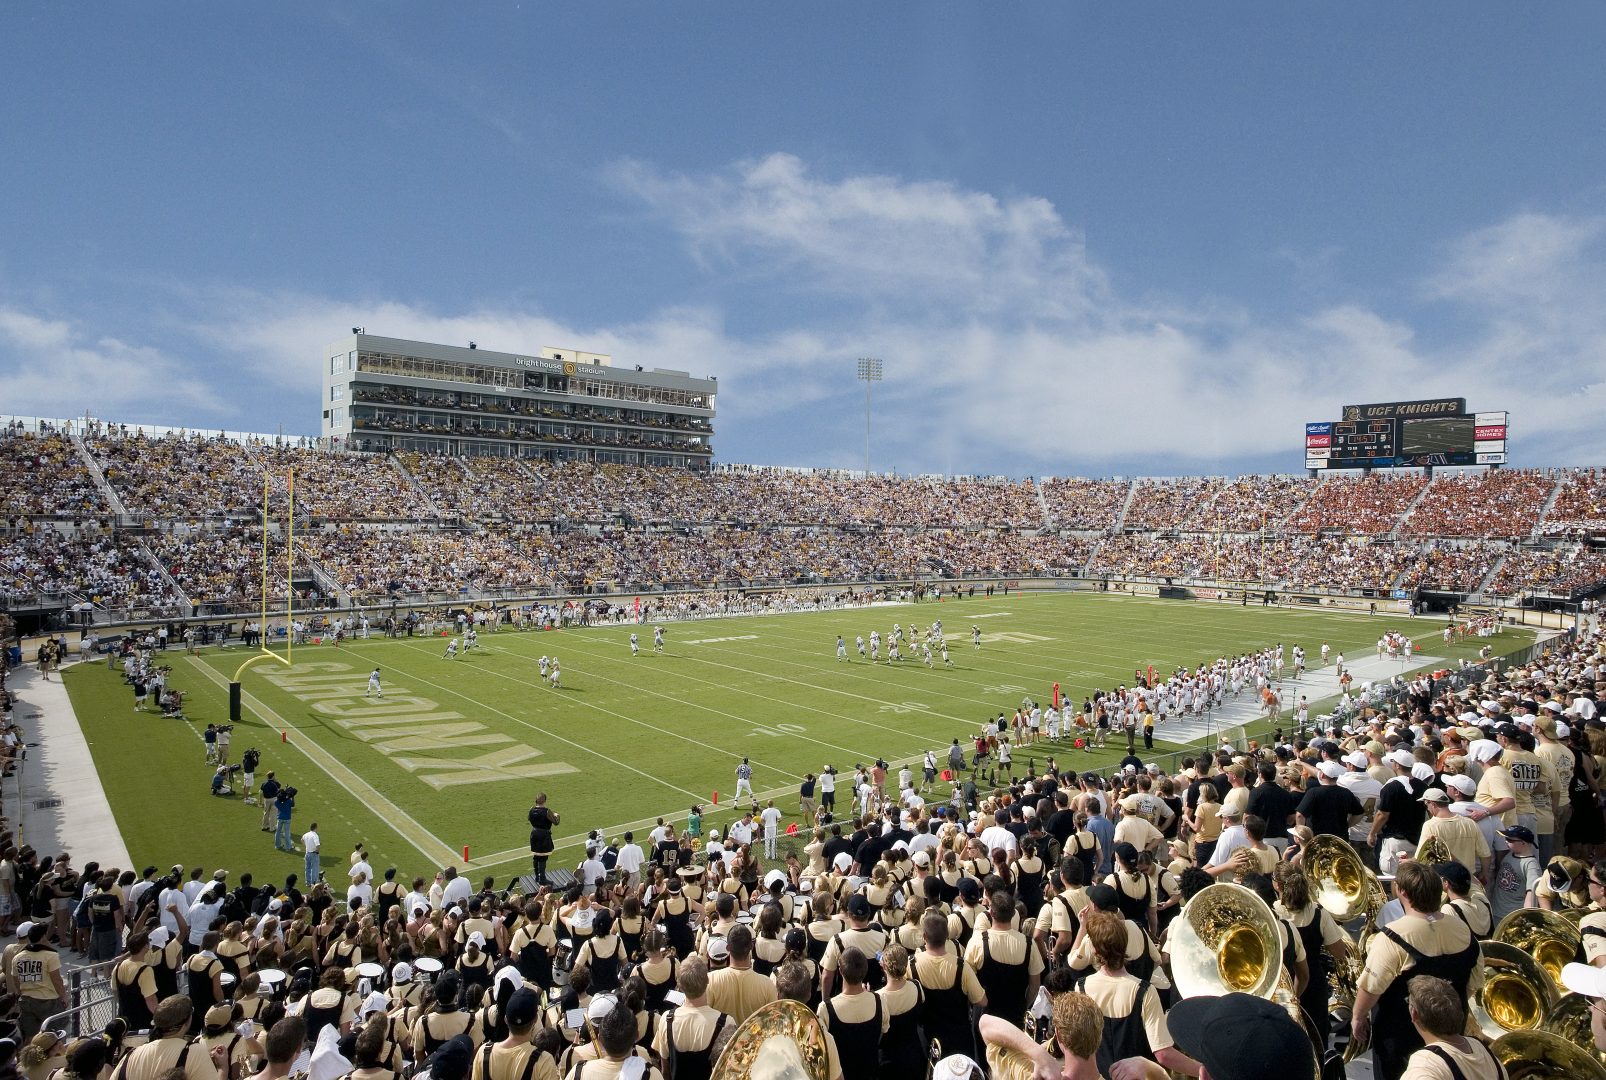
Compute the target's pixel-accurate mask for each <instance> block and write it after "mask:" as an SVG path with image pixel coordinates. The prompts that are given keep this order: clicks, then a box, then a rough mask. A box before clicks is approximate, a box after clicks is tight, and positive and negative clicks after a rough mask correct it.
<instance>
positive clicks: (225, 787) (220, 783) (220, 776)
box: [212, 763, 241, 796]
mask: <svg viewBox="0 0 1606 1080" xmlns="http://www.w3.org/2000/svg"><path fill="white" fill-rule="evenodd" d="M240 768H241V766H240V765H239V764H238V763H236V764H233V765H219V766H218V767H217V771H216V772H214V773H213V774H212V794H213V795H217V796H225V795H233V794H234V774H235V773H237V772H239V771H240Z"/></svg>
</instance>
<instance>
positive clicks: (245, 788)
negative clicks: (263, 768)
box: [240, 746, 262, 806]
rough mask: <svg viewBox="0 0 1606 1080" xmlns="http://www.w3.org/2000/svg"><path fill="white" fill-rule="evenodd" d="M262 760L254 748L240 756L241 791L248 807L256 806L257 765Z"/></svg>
mask: <svg viewBox="0 0 1606 1080" xmlns="http://www.w3.org/2000/svg"><path fill="white" fill-rule="evenodd" d="M261 760H262V755H261V754H260V753H258V752H257V748H256V747H254V746H253V747H251V749H249V750H247V751H246V752H245V753H243V754H241V755H240V770H241V772H240V791H241V794H243V795H244V796H245V802H246V805H248V806H255V805H256V794H255V791H254V789H255V788H256V782H257V776H256V773H257V764H258V763H259V762H261Z"/></svg>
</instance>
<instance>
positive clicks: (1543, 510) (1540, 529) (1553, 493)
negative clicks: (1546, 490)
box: [1528, 477, 1567, 540]
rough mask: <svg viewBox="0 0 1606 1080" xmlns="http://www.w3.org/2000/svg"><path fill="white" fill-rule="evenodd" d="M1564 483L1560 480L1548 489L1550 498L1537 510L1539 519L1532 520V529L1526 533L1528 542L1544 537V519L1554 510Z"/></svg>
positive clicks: (1563, 480) (1564, 480)
mask: <svg viewBox="0 0 1606 1080" xmlns="http://www.w3.org/2000/svg"><path fill="white" fill-rule="evenodd" d="M1566 482H1567V481H1566V478H1565V477H1563V478H1560V479H1558V480H1557V481H1556V486H1555V487H1553V488H1551V489H1550V497H1549V498H1547V499H1546V500H1545V505H1544V506H1542V507H1540V508H1539V517H1538V518H1536V519H1535V520H1534V527H1533V528H1532V529H1530V530H1529V531H1528V538H1529V539H1530V540H1538V539H1540V538H1541V537H1543V536H1544V535H1545V532H1544V529H1545V519H1546V518H1548V517H1549V516H1550V512H1551V511H1552V510H1554V509H1555V508H1556V500H1557V499H1559V498H1561V488H1562V485H1563V484H1565V483H1566Z"/></svg>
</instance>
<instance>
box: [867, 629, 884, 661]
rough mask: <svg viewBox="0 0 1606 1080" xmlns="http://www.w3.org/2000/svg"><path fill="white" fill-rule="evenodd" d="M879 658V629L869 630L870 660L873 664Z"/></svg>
mask: <svg viewBox="0 0 1606 1080" xmlns="http://www.w3.org/2000/svg"><path fill="white" fill-rule="evenodd" d="M880 659H881V631H879V630H872V631H870V662H871V663H872V664H873V663H875V662H876V661H877V660H880Z"/></svg>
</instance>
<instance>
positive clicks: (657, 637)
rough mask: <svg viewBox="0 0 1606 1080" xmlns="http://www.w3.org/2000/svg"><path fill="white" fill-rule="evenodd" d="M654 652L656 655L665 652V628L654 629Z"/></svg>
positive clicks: (657, 627)
mask: <svg viewBox="0 0 1606 1080" xmlns="http://www.w3.org/2000/svg"><path fill="white" fill-rule="evenodd" d="M652 651H653V652H656V653H661V652H663V651H664V628H663V627H661V626H655V627H653V628H652Z"/></svg>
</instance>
